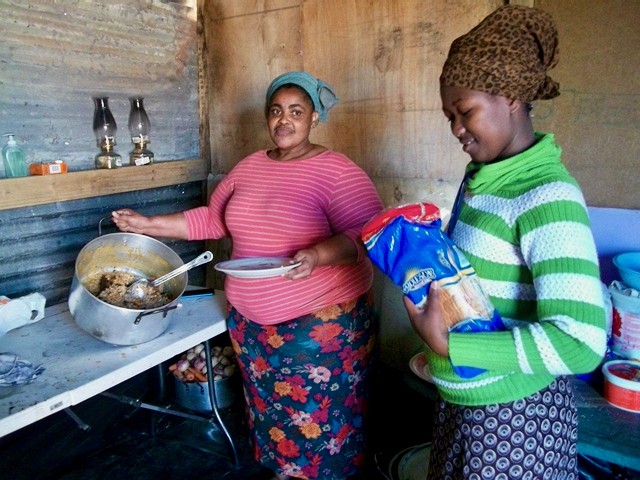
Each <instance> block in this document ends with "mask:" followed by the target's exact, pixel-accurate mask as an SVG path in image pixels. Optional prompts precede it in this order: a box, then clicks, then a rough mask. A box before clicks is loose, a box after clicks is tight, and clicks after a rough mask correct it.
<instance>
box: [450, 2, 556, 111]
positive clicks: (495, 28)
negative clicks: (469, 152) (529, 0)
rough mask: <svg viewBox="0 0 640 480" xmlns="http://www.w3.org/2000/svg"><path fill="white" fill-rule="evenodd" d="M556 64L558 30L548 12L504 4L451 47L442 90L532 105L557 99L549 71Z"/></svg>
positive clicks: (554, 85) (455, 41)
mask: <svg viewBox="0 0 640 480" xmlns="http://www.w3.org/2000/svg"><path fill="white" fill-rule="evenodd" d="M557 63H558V31H557V29H556V26H555V24H554V22H553V18H552V17H551V15H549V14H548V13H547V12H544V11H542V10H539V9H536V8H530V7H524V6H521V5H505V6H502V7H500V8H498V9H497V10H495V11H494V12H493V13H492V14H490V15H489V16H487V17H486V18H485V19H484V20H483V21H482V22H480V24H478V25H477V26H476V27H475V28H473V29H472V30H470V31H469V32H468V33H467V34H465V35H463V36H461V37H459V38H457V39H456V40H454V42H453V43H452V44H451V49H450V50H449V56H448V57H447V60H446V62H445V64H444V67H443V69H442V74H441V75H440V85H441V86H453V87H465V88H470V89H472V90H478V91H481V92H485V93H489V94H491V95H501V96H503V97H507V98H510V99H512V100H522V101H524V102H532V101H533V100H544V99H549V98H554V97H557V96H558V95H560V92H559V88H560V86H559V85H558V83H557V82H555V81H553V80H552V79H551V78H549V77H548V76H547V70H550V69H552V68H553V67H554V66H555V65H556V64H557Z"/></svg>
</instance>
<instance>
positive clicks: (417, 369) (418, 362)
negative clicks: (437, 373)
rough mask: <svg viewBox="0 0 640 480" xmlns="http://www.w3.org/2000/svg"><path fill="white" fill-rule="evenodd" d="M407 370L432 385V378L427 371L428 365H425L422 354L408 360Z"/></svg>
mask: <svg viewBox="0 0 640 480" xmlns="http://www.w3.org/2000/svg"><path fill="white" fill-rule="evenodd" d="M409 368H410V369H411V371H412V372H413V373H415V374H416V375H417V376H418V377H420V378H421V379H422V380H424V381H426V382H429V383H433V377H432V376H431V372H430V371H429V364H428V363H427V356H426V355H425V353H424V352H420V353H418V354H416V355H414V356H413V357H411V360H409Z"/></svg>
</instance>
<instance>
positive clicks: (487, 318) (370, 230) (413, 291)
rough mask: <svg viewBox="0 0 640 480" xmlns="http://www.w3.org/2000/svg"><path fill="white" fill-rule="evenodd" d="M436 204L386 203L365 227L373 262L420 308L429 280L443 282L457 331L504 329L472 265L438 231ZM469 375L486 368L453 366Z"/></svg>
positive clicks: (445, 302)
mask: <svg viewBox="0 0 640 480" xmlns="http://www.w3.org/2000/svg"><path fill="white" fill-rule="evenodd" d="M441 227H442V223H441V219H440V209H439V208H438V207H437V206H436V205H433V204H430V203H425V202H422V203H414V204H409V205H402V206H399V207H394V208H389V209H386V210H385V211H383V212H382V213H381V214H379V215H377V216H376V217H374V218H373V219H372V220H370V221H369V222H368V223H367V224H366V225H365V226H364V228H363V231H362V240H363V241H364V244H365V246H366V248H367V252H368V254H369V257H370V258H371V260H372V262H373V263H374V264H375V265H376V266H377V267H378V268H380V270H381V271H382V272H383V273H384V274H385V275H387V276H388V277H389V278H390V279H391V280H392V281H393V282H394V283H395V284H396V285H398V286H400V287H401V288H402V291H403V293H404V294H405V295H406V296H407V297H409V299H411V301H412V302H413V303H414V304H415V305H417V306H418V307H422V306H424V305H425V303H426V301H427V296H428V292H429V288H430V286H431V284H432V283H433V282H437V283H438V284H439V286H440V287H441V289H440V290H441V295H440V298H441V299H442V300H441V301H442V303H441V306H442V309H443V312H444V314H445V322H446V324H447V326H448V327H449V329H450V330H451V331H455V332H463V333H467V332H486V331H495V330H503V329H504V324H503V323H502V320H501V319H500V315H499V314H498V312H497V311H496V309H495V308H494V306H493V304H492V303H491V301H490V300H489V298H488V297H487V295H486V294H485V293H484V292H483V290H482V287H481V285H480V283H479V281H478V278H477V276H476V273H475V270H474V268H473V267H472V266H471V264H470V263H469V261H468V260H467V258H466V257H465V255H464V254H463V253H462V252H461V251H460V250H459V249H458V248H457V247H456V246H455V245H454V243H453V242H452V241H451V239H449V237H447V235H446V234H445V233H444V232H443V231H442V228H441ZM454 370H455V371H456V373H458V374H459V375H460V376H462V377H465V378H470V377H473V376H476V375H478V374H479V373H482V372H483V371H484V370H482V369H478V368H474V367H454Z"/></svg>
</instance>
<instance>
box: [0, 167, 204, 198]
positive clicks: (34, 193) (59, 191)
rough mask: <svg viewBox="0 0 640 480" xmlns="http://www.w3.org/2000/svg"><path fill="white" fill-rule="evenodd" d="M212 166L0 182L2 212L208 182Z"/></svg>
mask: <svg viewBox="0 0 640 480" xmlns="http://www.w3.org/2000/svg"><path fill="white" fill-rule="evenodd" d="M208 173H209V165H208V164H206V163H205V161H204V160H202V159H199V158H194V159H188V160H176V161H166V162H157V163H154V164H152V165H145V166H141V167H130V166H127V167H122V168H116V169H113V170H82V171H79V172H69V173H63V174H57V175H42V176H29V177H22V178H5V179H2V180H0V210H8V209H11V208H20V207H29V206H35V205H44V204H47V203H54V202H65V201H68V200H79V199H81V198H90V197H97V196H100V195H112V194H114V193H125V192H133V191H136V190H146V189H149V188H158V187H166V186H169V185H177V184H180V183H188V182H196V181H200V180H206V179H207V175H208Z"/></svg>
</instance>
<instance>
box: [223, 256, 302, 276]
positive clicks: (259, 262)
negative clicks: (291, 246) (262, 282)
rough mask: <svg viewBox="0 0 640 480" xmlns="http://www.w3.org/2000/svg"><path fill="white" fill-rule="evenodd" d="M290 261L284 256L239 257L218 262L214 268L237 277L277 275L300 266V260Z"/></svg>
mask: <svg viewBox="0 0 640 480" xmlns="http://www.w3.org/2000/svg"><path fill="white" fill-rule="evenodd" d="M290 261H291V259H290V258H286V257H257V258H241V259H239V260H227V261H226V262H220V263H218V264H216V265H215V267H214V268H215V269H216V270H218V271H220V272H223V273H226V274H227V275H231V276H232V277H238V278H268V277H279V276H280V275H284V274H285V273H287V272H288V271H289V270H291V269H294V268H296V267H298V266H300V262H298V263H293V264H291V263H289V262H290Z"/></svg>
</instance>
